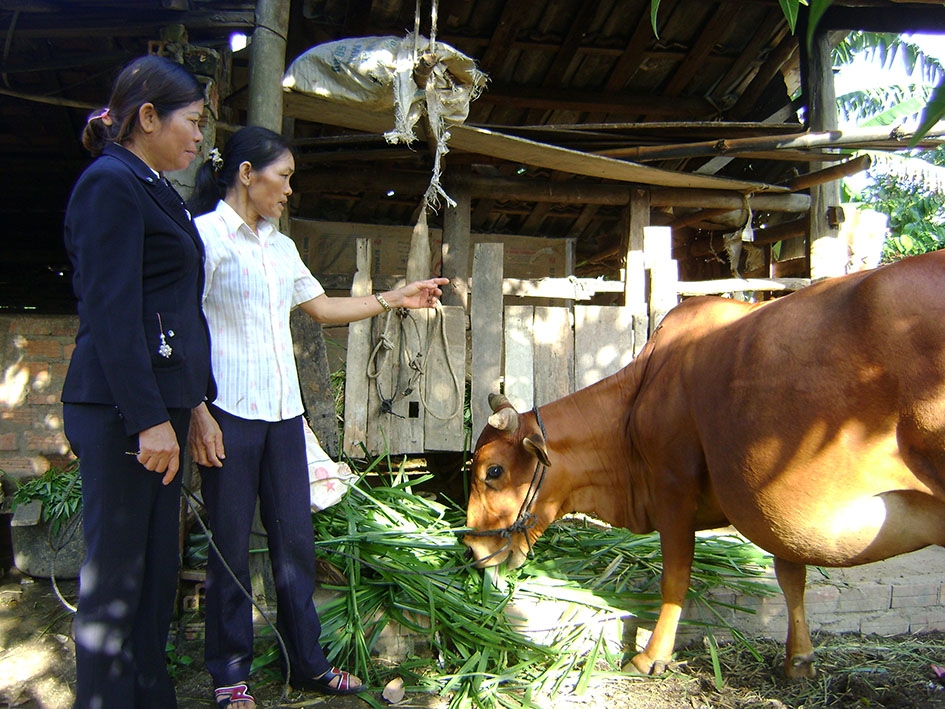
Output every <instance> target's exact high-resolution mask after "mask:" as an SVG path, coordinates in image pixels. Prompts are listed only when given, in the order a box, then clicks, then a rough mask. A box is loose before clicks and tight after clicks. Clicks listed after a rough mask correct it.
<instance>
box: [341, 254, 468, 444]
mask: <svg viewBox="0 0 945 709" xmlns="http://www.w3.org/2000/svg"><path fill="white" fill-rule="evenodd" d="M356 252H357V255H356V261H357V263H356V272H355V276H354V280H353V285H352V289H351V292H352V295H369V294H370V293H371V292H372V286H373V281H372V277H371V265H372V253H371V241H370V239H358V240H357V249H356ZM348 327H349V329H348V353H347V363H346V368H345V433H344V452H345V454H347V455H349V456H351V457H353V458H363V457H365V455H367V456H370V457H373V456H377V455H382V454H388V453H389V454H390V455H404V454H406V455H413V454H418V453H423V452H424V451H431V450H444V451H460V450H463V446H464V444H465V439H464V435H463V434H464V432H463V397H464V395H465V369H466V316H465V311H464V309H463V308H462V307H460V306H442V307H440V308H437V309H436V310H427V311H417V310H414V311H400V310H395V311H392V312H390V313H384V314H383V315H378V316H376V317H374V318H371V319H370V320H362V321H358V322H354V323H351V324H350V325H349V326H348ZM385 402H386V403H385Z"/></svg>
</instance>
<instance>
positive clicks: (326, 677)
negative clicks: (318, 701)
mask: <svg viewBox="0 0 945 709" xmlns="http://www.w3.org/2000/svg"><path fill="white" fill-rule="evenodd" d="M335 677H339V678H340V679H339V680H338V683H337V684H336V685H332V682H334V680H335ZM291 684H292V686H293V687H294V688H295V689H312V690H314V691H316V692H321V693H322V694H357V693H358V692H363V691H364V690H365V689H367V685H365V684H364V683H363V682H362V683H361V684H359V685H355V686H352V684H351V673H350V672H347V671H346V670H339V669H338V668H337V667H332V668H331V669H330V670H328V672H326V673H325V674H323V675H322V676H321V677H315V678H314V679H299V680H295V679H294V680H292V681H291Z"/></svg>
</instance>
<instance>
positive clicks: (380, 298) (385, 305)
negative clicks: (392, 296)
mask: <svg viewBox="0 0 945 709" xmlns="http://www.w3.org/2000/svg"><path fill="white" fill-rule="evenodd" d="M374 297H375V298H377V302H378V303H380V304H381V307H382V308H384V310H386V311H387V312H388V313H389V312H390V311H391V310H392V308H391V307H390V305H388V303H387V301H386V300H384V296H382V295H381V294H380V293H375V294H374Z"/></svg>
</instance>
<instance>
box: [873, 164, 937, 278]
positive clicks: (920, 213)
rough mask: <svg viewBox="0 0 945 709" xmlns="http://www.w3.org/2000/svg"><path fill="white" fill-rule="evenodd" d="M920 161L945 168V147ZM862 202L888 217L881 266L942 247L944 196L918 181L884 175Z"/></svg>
mask: <svg viewBox="0 0 945 709" xmlns="http://www.w3.org/2000/svg"><path fill="white" fill-rule="evenodd" d="M920 157H922V158H923V159H925V160H926V161H927V162H929V163H930V164H932V165H937V166H945V147H942V146H940V147H938V148H936V149H935V150H933V151H925V152H923V153H921V155H920ZM863 199H864V201H866V202H868V203H869V204H870V206H871V207H872V208H874V209H876V210H877V211H880V212H883V213H884V214H887V215H888V216H889V229H890V234H891V236H890V237H888V238H887V239H886V242H885V244H884V245H883V262H884V263H890V262H892V261H898V260H899V259H901V258H904V257H906V256H915V255H916V254H922V253H926V252H929V251H937V250H938V249H941V248H942V247H945V194H942V193H941V192H940V191H936V190H934V189H932V188H930V187H929V186H928V185H927V184H926V183H925V181H924V180H922V179H921V178H920V177H910V176H908V175H897V174H893V173H892V172H887V173H885V174H882V175H878V176H877V178H876V179H875V180H874V181H873V182H872V183H871V184H869V185H867V186H866V188H865V189H864V191H863Z"/></svg>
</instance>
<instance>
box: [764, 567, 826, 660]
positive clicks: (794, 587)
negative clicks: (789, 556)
mask: <svg viewBox="0 0 945 709" xmlns="http://www.w3.org/2000/svg"><path fill="white" fill-rule="evenodd" d="M774 573H775V574H776V575H777V577H778V585H779V586H780V587H781V593H783V594H784V601H785V603H787V612H788V631H787V641H786V642H785V656H784V674H785V675H786V676H788V677H790V678H791V679H798V678H801V677H816V676H817V668H816V667H814V646H813V645H812V644H811V641H810V629H809V628H808V627H807V612H806V611H805V610H804V589H805V587H806V586H807V567H806V566H805V565H804V564H797V563H795V562H793V561H785V560H784V559H779V558H777V557H775V559H774Z"/></svg>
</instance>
